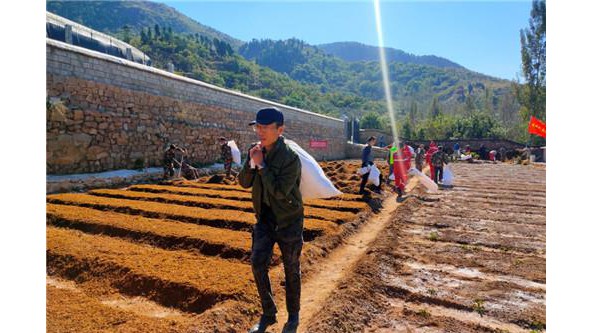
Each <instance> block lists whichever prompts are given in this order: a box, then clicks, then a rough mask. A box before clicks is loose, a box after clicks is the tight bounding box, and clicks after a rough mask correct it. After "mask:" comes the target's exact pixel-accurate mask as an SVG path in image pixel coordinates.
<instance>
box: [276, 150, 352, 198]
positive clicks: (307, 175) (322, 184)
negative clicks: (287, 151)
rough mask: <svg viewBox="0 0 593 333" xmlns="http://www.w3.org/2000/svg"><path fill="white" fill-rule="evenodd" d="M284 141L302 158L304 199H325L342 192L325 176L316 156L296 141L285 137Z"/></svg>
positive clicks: (302, 190) (302, 193) (302, 192)
mask: <svg viewBox="0 0 593 333" xmlns="http://www.w3.org/2000/svg"><path fill="white" fill-rule="evenodd" d="M284 142H285V143H286V144H287V145H288V146H289V147H290V148H291V149H292V150H293V151H294V152H295V153H297V155H298V156H299V159H300V160H301V187H300V190H301V195H302V197H303V199H324V198H331V197H334V196H336V195H340V194H342V192H340V191H339V190H338V189H337V188H335V187H334V184H332V182H331V181H330V180H329V179H328V178H327V177H326V176H325V173H324V172H323V169H321V167H320V166H319V164H318V163H317V161H316V160H315V158H313V156H311V155H309V153H307V152H306V151H305V150H304V149H303V148H301V147H300V146H299V145H298V144H297V143H296V142H294V141H292V140H288V139H285V140H284Z"/></svg>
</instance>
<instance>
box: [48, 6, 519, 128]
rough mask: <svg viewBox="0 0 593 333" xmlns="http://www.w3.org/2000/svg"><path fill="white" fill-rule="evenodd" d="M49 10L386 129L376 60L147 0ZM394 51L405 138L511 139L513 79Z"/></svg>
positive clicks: (198, 74)
mask: <svg viewBox="0 0 593 333" xmlns="http://www.w3.org/2000/svg"><path fill="white" fill-rule="evenodd" d="M49 9H53V12H55V13H57V14H58V15H63V16H65V17H66V18H68V19H70V20H73V21H77V22H80V23H82V24H85V25H87V26H89V27H90V28H93V29H96V30H99V31H102V32H105V33H108V34H112V35H114V36H115V37H117V38H119V39H122V40H123V41H125V42H127V43H130V44H131V45H133V46H135V47H137V48H138V49H140V50H141V51H143V52H145V53H146V54H147V55H148V56H149V57H150V58H151V59H152V60H153V66H155V67H157V68H163V69H164V68H167V64H168V63H170V62H171V63H173V64H174V65H175V70H176V72H177V74H180V75H184V76H187V77H191V78H194V79H197V80H201V81H205V82H208V83H211V84H214V85H218V86H221V87H225V88H229V89H233V90H237V91H241V92H243V93H247V94H250V95H254V96H258V97H262V98H265V99H269V100H272V101H277V102H280V103H283V104H286V105H290V106H294V107H298V108H302V109H307V110H310V111H313V112H318V113H323V114H327V115H331V116H335V117H341V116H343V115H348V116H351V117H357V118H359V119H362V124H361V126H362V127H363V128H365V127H368V126H375V127H377V126H378V127H382V128H385V129H387V128H389V125H388V119H389V117H388V115H387V112H386V107H385V100H384V98H385V97H384V92H383V81H382V75H381V70H380V66H379V63H378V62H377V61H373V60H366V61H345V60H343V59H341V58H340V57H337V56H334V55H332V54H328V53H327V51H324V50H323V49H322V48H320V47H316V46H313V45H309V44H307V43H305V42H303V41H301V40H297V39H289V40H284V41H273V40H253V41H251V42H248V43H242V42H240V41H238V40H236V39H234V38H232V37H229V36H227V35H224V34H223V33H221V32H217V31H215V30H214V29H211V28H209V27H206V26H203V25H200V24H199V23H197V22H195V21H193V20H191V19H190V18H188V17H186V16H184V15H183V14H181V13H179V12H177V11H175V10H174V9H172V8H170V7H167V6H166V5H163V4H156V3H151V2H131V1H124V2H116V1H103V2H86V1H84V2H82V1H77V2H55V1H52V2H48V10H49ZM184 22H185V23H184ZM188 22H189V23H188ZM126 26H127V28H125V27H126ZM188 27H192V28H191V29H190V28H188ZM198 27H200V29H202V30H199V31H198V30H195V29H198ZM192 29H193V30H192ZM213 32H216V34H214V33H213ZM346 44H348V43H346ZM368 48H370V49H372V47H368ZM368 48H366V47H365V48H355V49H357V50H360V49H365V50H367V49H368ZM344 50H345V49H344ZM394 51H395V50H394ZM365 52H366V51H365ZM369 52H370V51H369ZM375 52H376V48H375ZM402 54H404V55H406V54H405V53H403V52H401V53H397V52H395V53H393V59H394V60H393V61H391V62H390V63H389V65H388V69H389V78H390V81H391V83H390V84H391V86H390V88H391V92H392V94H393V96H392V97H393V99H394V104H395V109H396V113H397V114H396V118H397V119H398V127H399V130H400V133H401V134H402V135H403V136H404V137H408V138H419V139H421V138H433V139H442V138H449V137H493V136H504V137H509V138H514V139H519V134H517V133H521V131H520V130H521V129H520V128H519V125H520V123H519V120H518V119H519V116H518V110H519V106H518V103H517V100H516V98H515V95H514V93H513V83H512V82H510V81H507V80H500V79H497V78H493V77H490V76H487V75H483V74H480V73H476V72H472V71H469V70H467V69H465V68H463V67H461V66H459V65H457V64H455V63H452V62H450V61H448V60H446V59H443V58H438V57H434V58H432V57H417V56H413V55H406V56H405V57H404V56H402ZM359 56H360V55H359ZM350 59H355V57H354V56H352V57H350Z"/></svg>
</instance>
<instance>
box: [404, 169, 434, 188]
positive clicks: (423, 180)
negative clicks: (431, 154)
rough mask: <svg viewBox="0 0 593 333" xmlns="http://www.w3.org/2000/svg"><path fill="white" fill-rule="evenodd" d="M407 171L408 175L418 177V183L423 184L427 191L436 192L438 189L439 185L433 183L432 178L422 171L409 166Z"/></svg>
mask: <svg viewBox="0 0 593 333" xmlns="http://www.w3.org/2000/svg"><path fill="white" fill-rule="evenodd" d="M408 173H409V174H410V175H413V176H416V177H418V180H419V181H420V184H422V185H424V187H426V189H427V190H428V192H437V191H438V190H439V186H438V185H437V183H435V182H434V181H433V180H432V179H430V177H428V176H427V175H425V174H424V173H423V172H420V171H419V170H418V169H416V168H410V170H409V171H408Z"/></svg>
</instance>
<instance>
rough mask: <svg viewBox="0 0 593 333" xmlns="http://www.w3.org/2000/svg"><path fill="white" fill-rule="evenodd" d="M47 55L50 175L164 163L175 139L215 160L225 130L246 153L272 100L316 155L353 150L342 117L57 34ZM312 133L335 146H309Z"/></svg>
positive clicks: (198, 157) (201, 158)
mask: <svg viewBox="0 0 593 333" xmlns="http://www.w3.org/2000/svg"><path fill="white" fill-rule="evenodd" d="M46 58H47V86H46V89H47V97H48V103H47V108H46V117H47V128H46V144H47V147H46V148H47V149H46V152H47V173H48V174H70V173H83V172H100V171H105V170H114V169H132V168H137V167H138V166H139V164H142V165H144V166H160V165H161V163H162V156H163V151H164V149H165V148H166V147H167V145H168V144H170V143H175V144H178V145H180V146H182V147H184V148H186V149H187V150H188V152H189V157H190V162H198V163H203V164H209V163H213V162H215V161H216V160H217V159H218V158H219V155H220V148H219V146H218V145H217V143H216V141H217V138H218V137H220V136H224V137H227V138H230V139H233V140H235V141H236V142H237V144H238V146H239V148H240V149H241V150H242V151H243V152H245V150H246V148H247V147H248V146H249V144H250V143H251V142H254V141H256V136H255V133H254V132H253V131H252V130H251V129H250V128H249V126H247V124H248V123H249V121H251V120H253V119H255V114H256V112H257V110H258V109H260V108H262V107H267V106H276V107H279V108H280V109H281V110H282V111H283V113H284V117H285V125H286V131H285V136H286V137H287V138H289V139H292V140H294V141H296V142H297V143H298V144H299V145H301V147H303V148H305V149H307V150H308V151H309V153H311V154H312V155H313V156H314V157H315V158H317V159H320V160H321V159H328V160H330V159H341V158H344V156H345V149H346V142H345V126H344V122H343V121H342V120H340V119H336V118H331V117H327V116H323V115H319V114H315V113H312V112H308V111H305V110H300V109H297V108H292V107H288V106H285V105H281V104H278V103H274V102H270V101H266V100H263V99H260V98H256V97H252V96H248V95H244V94H241V93H238V92H235V91H230V90H227V89H222V88H219V87H215V86H212V85H209V84H206V83H203V82H200V81H196V80H192V79H188V78H185V77H181V76H178V75H175V74H171V73H168V72H166V71H162V70H158V69H155V68H151V67H147V66H144V65H141V64H136V63H133V62H131V61H127V60H125V59H119V58H116V57H112V56H109V55H105V54H101V53H98V52H94V51H90V50H86V49H82V48H79V47H76V46H72V45H68V44H65V43H61V42H58V41H53V40H49V39H48V40H46ZM310 140H327V141H328V143H329V144H328V148H325V149H309V141H310Z"/></svg>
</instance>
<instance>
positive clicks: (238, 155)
mask: <svg viewBox="0 0 593 333" xmlns="http://www.w3.org/2000/svg"><path fill="white" fill-rule="evenodd" d="M228 145H229V147H231V154H232V155H233V162H235V163H237V164H239V165H241V151H240V150H239V147H237V144H236V143H235V140H231V141H229V142H228Z"/></svg>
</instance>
